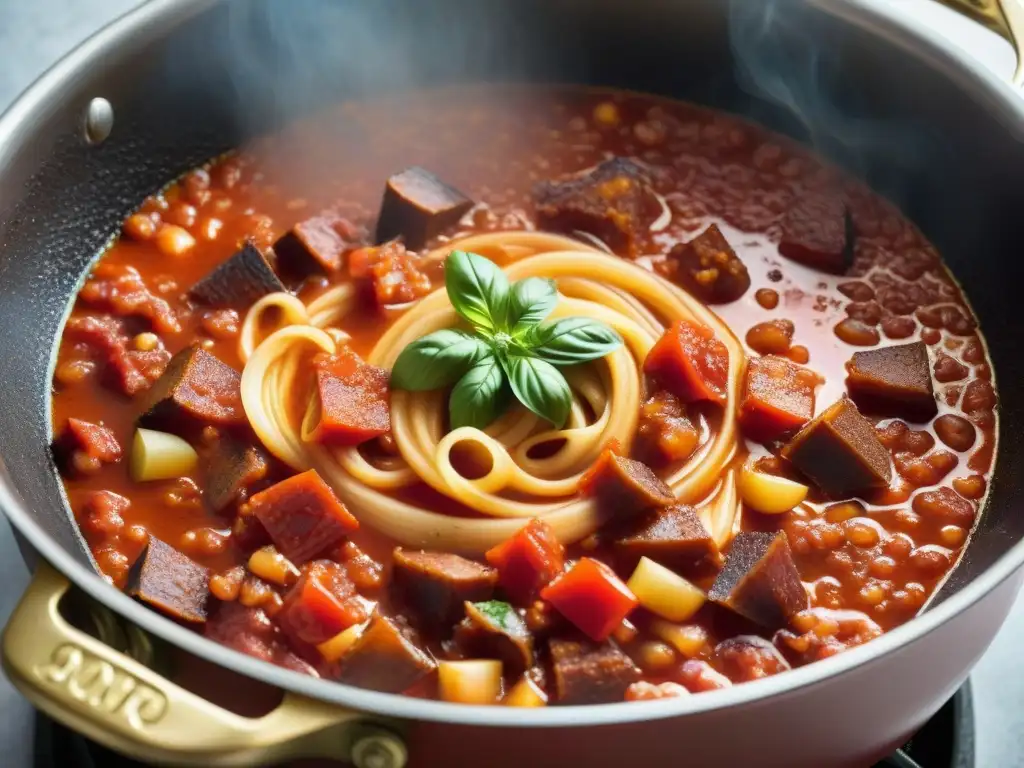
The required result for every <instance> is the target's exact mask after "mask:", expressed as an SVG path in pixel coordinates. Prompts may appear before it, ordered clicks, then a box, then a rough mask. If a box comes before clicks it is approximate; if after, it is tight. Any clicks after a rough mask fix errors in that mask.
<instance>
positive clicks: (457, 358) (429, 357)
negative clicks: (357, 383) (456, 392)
mask: <svg viewBox="0 0 1024 768" xmlns="http://www.w3.org/2000/svg"><path fill="white" fill-rule="evenodd" d="M490 353H491V349H490V347H489V346H488V345H487V343H486V342H485V341H484V340H483V339H481V338H479V337H477V336H474V335H473V334H471V333H467V332H466V331H460V330H456V329H446V330H442V331H437V332H435V333H431V334H430V335H428V336H424V337H423V338H422V339H417V340H416V341H414V342H413V343H412V344H410V345H409V346H407V347H406V348H405V349H403V350H402V352H401V354H399V355H398V359H397V360H395V365H394V367H393V368H392V369H391V386H392V387H393V388H395V389H406V390H409V391H410V392H424V391H427V390H431V389H440V388H441V387H447V386H448V385H449V384H453V383H454V382H456V381H458V379H459V377H460V376H462V375H463V374H464V373H466V371H468V370H469V369H470V368H471V367H472V366H473V365H474V364H475V363H476V362H477V361H479V360H480V359H482V358H483V357H485V356H487V355H489V354H490Z"/></svg>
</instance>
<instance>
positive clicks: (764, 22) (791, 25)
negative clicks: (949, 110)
mask: <svg viewBox="0 0 1024 768" xmlns="http://www.w3.org/2000/svg"><path fill="white" fill-rule="evenodd" d="M830 32H831V34H830ZM729 38H730V44H731V46H732V50H733V55H734V56H735V60H736V79H737V82H738V83H739V85H740V87H741V88H743V89H744V90H745V91H747V92H748V93H749V94H751V95H753V96H755V97H758V98H761V99H765V100H767V101H770V102H772V103H774V104H776V105H777V106H779V107H782V108H783V109H785V110H787V111H788V112H789V113H790V114H791V115H792V116H793V117H794V118H796V120H797V121H799V123H800V125H801V126H802V128H803V130H804V131H805V132H806V137H807V139H808V140H809V141H810V142H811V143H812V144H813V145H814V147H815V148H816V149H818V150H819V151H821V152H822V153H824V154H826V155H828V156H831V157H832V158H834V159H836V160H837V161H839V162H840V163H841V164H843V165H846V166H847V167H849V168H850V169H851V170H853V171H855V172H857V173H861V174H864V173H865V172H866V169H867V166H868V162H867V160H868V158H871V160H872V162H871V164H870V165H871V166H872V167H873V168H878V167H879V166H880V165H881V166H884V167H886V168H887V169H889V170H890V173H891V174H892V179H897V178H900V176H901V175H904V174H906V173H908V172H911V171H914V170H916V169H920V168H921V167H922V166H924V165H925V164H926V162H927V159H928V158H929V157H931V156H933V154H934V152H935V151H936V150H937V148H938V145H939V143H940V139H939V137H938V135H937V134H936V132H935V131H934V130H933V129H932V128H931V127H930V126H928V125H925V124H923V123H921V122H918V121H911V120H907V119H906V118H900V119H899V120H897V119H895V118H893V119H886V118H879V117H878V116H877V114H878V103H877V94H878V89H877V87H876V88H875V89H873V91H872V93H873V97H874V99H875V101H874V103H869V102H868V99H867V98H866V97H862V96H861V89H860V87H859V86H860V83H859V82H858V81H857V76H858V73H857V71H856V70H851V69H844V68H843V67H842V66H841V61H842V60H843V56H842V53H843V51H842V49H843V47H844V46H849V45H850V44H851V43H850V41H849V39H847V38H846V36H845V35H844V36H843V37H842V39H837V37H836V35H835V33H834V29H833V27H832V26H831V25H830V24H829V19H827V18H826V17H824V16H823V14H822V12H821V11H816V10H814V9H813V8H811V7H810V6H809V4H808V3H805V2H796V0H753V1H751V0H730V7H729ZM853 44H856V41H854V43H853ZM845 58H846V61H847V63H849V61H850V60H851V59H855V58H856V57H845ZM869 110H870V112H869ZM868 115H870V116H868ZM755 117H756V115H755ZM892 179H886V181H891V180H892ZM876 181H878V180H876ZM885 186H889V184H886V185H885Z"/></svg>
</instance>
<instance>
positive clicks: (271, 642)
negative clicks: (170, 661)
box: [203, 601, 316, 675]
mask: <svg viewBox="0 0 1024 768" xmlns="http://www.w3.org/2000/svg"><path fill="white" fill-rule="evenodd" d="M211 614H212V615H211V616H210V618H209V620H208V621H207V622H206V628H205V629H204V632H203V634H204V635H205V636H206V637H207V638H209V639H210V640H213V641H214V642H215V643H220V644H221V645H226V646H227V647H228V648H232V649H234V650H236V651H238V652H239V653H244V654H246V655H248V656H252V657H253V658H256V659H259V660H260V661H269V662H270V663H271V664H277V666H279V667H284V668H285V669H292V670H295V671H296V672H303V673H305V674H307V675H315V674H316V671H315V670H314V669H313V667H312V666H310V665H309V664H307V663H306V662H305V661H303V660H302V659H301V658H299V657H298V656H297V655H296V654H295V653H294V652H293V651H292V650H291V649H290V648H289V647H288V643H287V641H286V639H285V637H284V636H283V635H282V634H281V630H280V628H279V627H278V626H277V625H276V624H274V622H272V621H271V620H270V617H268V616H267V614H266V613H264V611H263V609H262V608H255V607H252V608H250V607H248V606H245V605H242V604H241V603H240V602H237V601H232V602H228V603H219V604H218V605H217V606H216V608H214V609H212V610H211Z"/></svg>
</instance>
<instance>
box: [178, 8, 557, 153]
mask: <svg viewBox="0 0 1024 768" xmlns="http://www.w3.org/2000/svg"><path fill="white" fill-rule="evenodd" d="M515 6H516V3H490V2H480V3H475V2H474V3H459V4H457V5H453V6H448V5H443V6H436V5H435V4H433V3H429V2H395V1H394V0H372V1H371V2H365V1H364V0H289V2H284V1H283V0H281V1H280V2H278V1H277V0H230V2H227V3H225V4H224V6H223V7H221V8H220V9H218V11H217V18H216V20H215V21H214V22H213V23H211V20H210V19H205V20H204V24H203V26H204V27H205V29H204V32H205V35H204V36H203V37H204V38H205V39H203V40H202V42H198V43H197V41H196V39H195V38H193V39H192V41H191V45H190V47H189V48H188V49H186V50H182V51H178V52H177V53H176V55H178V56H198V57H202V58H203V59H209V60H210V69H211V77H212V78H227V79H228V80H229V86H230V88H229V90H230V92H232V93H233V94H234V100H233V101H234V103H233V104H232V105H231V107H230V108H231V109H232V110H233V112H234V120H235V122H236V124H237V126H238V127H239V128H241V129H242V132H243V133H246V134H251V133H254V132H263V131H266V130H269V129H272V128H274V127H276V126H278V125H280V124H282V123H285V122H287V121H288V120H290V119H293V118H295V117H298V116H301V115H303V114H306V113H309V112H311V111H316V110H317V109H318V108H320V107H325V106H328V105H330V104H332V103H336V102H337V101H339V100H341V99H361V98H366V97H369V96H374V95H380V94H382V93H387V92H395V91H402V90H408V89H413V88H422V87H427V86H430V85H433V84H441V83H453V82H456V83H457V82H460V81H480V80H493V79H496V78H497V79H506V80H508V79H513V80H522V79H527V78H529V77H530V76H531V73H533V72H543V71H544V69H545V67H546V65H547V64H548V63H550V62H549V60H548V59H549V57H550V54H548V53H545V52H546V51H552V50H557V46H555V45H553V44H552V43H549V42H545V41H544V40H543V37H544V34H545V33H544V30H543V28H542V27H541V28H540V29H538V27H537V26H534V25H530V24H528V21H527V19H526V18H525V15H524V14H523V13H521V12H517V11H516V7H515ZM456 8H457V10H458V15H457V17H453V16H452V14H453V12H454V11H455V9H456ZM531 43H532V44H531ZM211 90H212V88H211ZM227 106H228V105H225V107H227Z"/></svg>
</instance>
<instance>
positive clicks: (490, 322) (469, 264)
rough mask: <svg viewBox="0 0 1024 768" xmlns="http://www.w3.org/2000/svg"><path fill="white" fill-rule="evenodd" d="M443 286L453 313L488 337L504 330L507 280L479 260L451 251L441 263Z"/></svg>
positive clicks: (490, 264)
mask: <svg viewBox="0 0 1024 768" xmlns="http://www.w3.org/2000/svg"><path fill="white" fill-rule="evenodd" d="M444 282H445V287H446V288H447V290H448V299H449V300H450V301H451V303H452V306H453V307H454V308H455V311H456V312H458V313H459V314H460V315H462V317H464V318H465V319H466V320H467V321H468V322H469V323H470V324H471V325H472V326H473V327H474V328H475V329H476V330H478V331H481V332H484V333H486V334H488V335H490V334H494V333H496V332H498V331H503V330H505V328H506V325H507V322H506V316H507V313H508V301H509V285H508V278H506V277H505V273H504V272H502V271H501V270H500V269H499V268H498V266H497V265H496V264H495V263H494V262H493V261H490V260H488V259H485V258H484V257H483V256H478V255H477V254H475V253H467V252H466V251H452V252H451V253H450V254H448V258H447V259H445V262H444Z"/></svg>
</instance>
